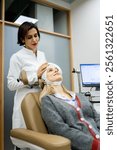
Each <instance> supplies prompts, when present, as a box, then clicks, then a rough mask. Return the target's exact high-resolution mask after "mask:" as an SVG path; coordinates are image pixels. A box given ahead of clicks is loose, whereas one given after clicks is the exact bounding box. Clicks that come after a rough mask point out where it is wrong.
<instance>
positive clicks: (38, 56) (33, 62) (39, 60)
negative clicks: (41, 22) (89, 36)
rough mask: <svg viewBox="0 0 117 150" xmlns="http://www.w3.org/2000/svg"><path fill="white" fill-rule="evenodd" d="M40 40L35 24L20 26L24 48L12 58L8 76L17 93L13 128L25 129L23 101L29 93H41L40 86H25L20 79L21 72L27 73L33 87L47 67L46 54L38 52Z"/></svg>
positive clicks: (19, 31) (12, 88)
mask: <svg viewBox="0 0 117 150" xmlns="http://www.w3.org/2000/svg"><path fill="white" fill-rule="evenodd" d="M39 40H40V33H39V30H38V28H37V26H36V25H35V24H33V23H31V22H24V23H23V24H22V25H20V27H19V29H18V44H19V45H20V46H23V48H22V49H21V50H19V51H18V52H16V53H14V54H13V55H12V56H11V59H10V65H9V72H8V76H7V79H8V83H7V84H8V88H9V90H11V91H16V93H15V96H14V106H13V116H12V128H23V127H25V123H24V120H23V116H22V113H21V108H20V105H21V102H22V99H23V98H24V96H25V95H26V94H27V93H29V92H37V91H39V86H37V87H36V86H28V85H25V83H23V82H22V81H21V80H20V79H19V78H20V73H21V71H22V70H25V71H26V73H27V78H28V83H29V84H30V85H33V84H34V83H35V82H37V81H38V79H39V78H40V76H41V74H42V73H43V71H44V70H45V68H46V66H47V63H46V58H45V54H44V53H43V52H41V51H39V50H37V46H38V43H39ZM30 72H31V73H30Z"/></svg>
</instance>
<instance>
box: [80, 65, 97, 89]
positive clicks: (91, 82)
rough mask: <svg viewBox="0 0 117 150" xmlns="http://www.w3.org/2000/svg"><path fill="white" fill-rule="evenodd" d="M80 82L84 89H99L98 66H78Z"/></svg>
mask: <svg viewBox="0 0 117 150" xmlns="http://www.w3.org/2000/svg"><path fill="white" fill-rule="evenodd" d="M80 73H81V82H82V86H84V87H96V88H99V87H100V64H80Z"/></svg>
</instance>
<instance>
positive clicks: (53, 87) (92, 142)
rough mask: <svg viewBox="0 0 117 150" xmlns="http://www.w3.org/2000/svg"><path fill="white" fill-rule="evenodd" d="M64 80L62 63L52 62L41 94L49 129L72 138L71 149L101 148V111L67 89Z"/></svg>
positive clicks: (44, 78)
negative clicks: (60, 65) (97, 110)
mask: <svg viewBox="0 0 117 150" xmlns="http://www.w3.org/2000/svg"><path fill="white" fill-rule="evenodd" d="M62 81H63V77H62V71H61V69H60V67H59V66H57V65H55V64H53V63H49V65H48V67H47V68H46V71H45V72H44V73H43V74H42V78H41V82H40V83H41V84H42V91H41V93H40V98H39V103H40V105H41V113H42V118H43V120H44V122H45V124H46V126H47V128H48V131H49V133H52V134H56V135H61V136H63V137H66V138H68V139H70V140H71V149H72V150H99V149H100V140H99V128H100V117H99V114H98V113H97V112H96V111H95V109H94V108H93V106H92V104H91V103H90V102H89V100H88V99H87V98H86V97H85V96H84V95H82V94H76V93H74V92H71V91H69V90H67V89H66V88H65V87H64V86H63V84H62Z"/></svg>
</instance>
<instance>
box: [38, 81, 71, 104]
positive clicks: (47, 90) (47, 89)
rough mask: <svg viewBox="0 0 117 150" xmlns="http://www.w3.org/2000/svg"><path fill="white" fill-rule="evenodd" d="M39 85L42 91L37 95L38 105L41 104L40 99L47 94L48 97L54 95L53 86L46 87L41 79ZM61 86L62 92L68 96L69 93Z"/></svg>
mask: <svg viewBox="0 0 117 150" xmlns="http://www.w3.org/2000/svg"><path fill="white" fill-rule="evenodd" d="M39 85H40V87H41V88H42V91H41V92H40V94H39V103H41V100H42V97H44V96H46V95H48V94H49V95H53V94H55V90H54V86H55V85H47V84H46V83H45V82H44V80H42V79H40V80H39ZM61 86H62V88H63V90H64V92H65V93H67V94H69V95H70V93H71V91H69V90H67V89H66V88H65V86H64V85H63V84H62V85H61Z"/></svg>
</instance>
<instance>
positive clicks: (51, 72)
mask: <svg viewBox="0 0 117 150" xmlns="http://www.w3.org/2000/svg"><path fill="white" fill-rule="evenodd" d="M46 78H47V79H48V80H49V81H51V82H55V81H61V80H62V79H63V78H62V75H61V73H60V71H59V69H58V68H57V67H55V66H49V67H48V68H47V72H46Z"/></svg>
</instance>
